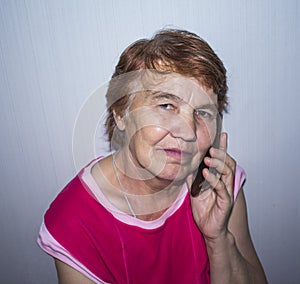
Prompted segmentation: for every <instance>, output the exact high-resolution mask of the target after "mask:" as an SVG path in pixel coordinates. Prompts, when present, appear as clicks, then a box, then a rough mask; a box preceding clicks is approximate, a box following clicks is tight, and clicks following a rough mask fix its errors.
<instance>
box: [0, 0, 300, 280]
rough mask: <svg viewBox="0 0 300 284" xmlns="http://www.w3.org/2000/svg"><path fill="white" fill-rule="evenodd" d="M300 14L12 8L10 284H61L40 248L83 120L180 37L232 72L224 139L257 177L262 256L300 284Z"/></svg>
mask: <svg viewBox="0 0 300 284" xmlns="http://www.w3.org/2000/svg"><path fill="white" fill-rule="evenodd" d="M299 3H300V2H299V1H297V0H286V1H283V0H268V1H267V0H264V1H261V0H255V1H246V0H228V1H221V0H220V1H217V0H213V1H204V0H201V1H197V0H187V1H179V0H178V1H171V0H166V1H163V0H151V1H142V0H140V1H137V0H135V1H130V0H128V1H121V0H114V1H104V0H103V1H101V0H93V1H92V0H81V1H80V0H76V1H74V0H51V1H50V0H48V1H47V0H40V1H35V0H23V1H22V0H7V1H5V0H0V127H1V139H0V159H1V164H0V166H1V168H0V187H1V190H0V258H1V259H0V282H1V283H56V274H55V269H54V265H53V261H52V259H51V258H50V257H49V256H47V255H46V254H44V253H43V252H42V251H41V250H40V249H39V248H38V246H37V244H36V238H37V234H38V229H39V226H40V224H41V222H42V216H43V214H44V212H45V210H46V209H47V207H48V206H49V204H50V202H51V201H52V200H53V198H54V197H55V196H56V195H57V193H58V192H59V191H60V190H61V188H62V187H63V186H64V185H65V184H66V183H67V182H68V181H69V180H70V179H71V178H72V177H73V176H74V175H75V173H76V169H75V166H74V163H73V156H72V131H73V127H74V124H75V120H76V117H77V115H78V113H79V110H80V108H81V106H82V105H83V103H84V101H85V100H86V99H87V98H88V97H89V96H90V94H92V92H93V91H94V90H95V89H96V88H97V87H98V86H99V85H102V84H104V83H106V82H107V81H108V80H109V78H110V76H111V74H112V72H113V68H114V66H115V64H116V62H117V60H118V57H119V55H120V53H121V52H122V51H123V50H124V48H125V47H126V46H127V45H128V44H130V43H132V42H133V41H135V40H137V39H139V38H142V37H151V36H152V35H153V33H154V32H155V31H157V30H158V29H160V28H163V27H177V28H183V29H187V30H190V31H192V32H195V33H197V34H198V35H200V36H201V37H203V38H204V39H206V40H207V41H208V42H209V43H210V44H211V45H212V47H213V48H214V50H215V51H216V53H217V54H218V55H219V56H220V57H221V59H222V60H223V61H224V63H225V65H226V67H227V70H228V79H229V96H230V101H231V107H230V114H228V115H225V117H224V129H225V130H226V131H227V132H228V133H229V150H230V153H231V154H232V155H233V156H234V157H235V158H236V160H237V161H238V163H239V164H241V165H242V166H243V167H244V168H245V170H246V172H247V176H248V178H247V183H246V185H245V194H246V198H247V203H248V213H249V223H250V228H251V232H252V237H253V240H254V243H255V246H256V249H257V251H258V254H259V256H260V259H261V261H262V263H263V265H264V268H265V271H266V273H267V277H268V279H269V282H270V283H289V284H291V283H300V260H299V259H300V241H299V240H300V225H299V224H300V222H299V201H300V188H299V170H300V167H299V161H300V151H299V141H300V134H299V133H300V131H299V130H300V129H299V114H298V111H299V105H300V99H299V96H300V88H299V85H300V77H299V63H300V61H299V59H300V58H299V50H300V44H299V38H300V34H299V33H300V32H299V27H300V23H299V18H300V13H299V12H300V10H299V9H300V6H299V5H300V4H299ZM103 104H104V100H103ZM99 107H100V106H99ZM102 107H103V106H102Z"/></svg>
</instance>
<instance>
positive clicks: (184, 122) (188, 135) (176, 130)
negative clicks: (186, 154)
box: [171, 112, 197, 141]
mask: <svg viewBox="0 0 300 284" xmlns="http://www.w3.org/2000/svg"><path fill="white" fill-rule="evenodd" d="M171 134H172V136H173V137H175V138H180V139H182V140H185V141H195V140H196V138H197V136H196V124H195V120H194V114H193V112H188V113H187V112H186V113H182V114H178V115H177V116H176V118H175V119H174V120H173V121H172V129H171Z"/></svg>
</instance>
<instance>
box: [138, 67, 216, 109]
mask: <svg viewBox="0 0 300 284" xmlns="http://www.w3.org/2000/svg"><path fill="white" fill-rule="evenodd" d="M139 80H140V82H138V83H137V84H135V88H136V90H135V91H134V92H136V93H137V96H136V97H135V99H134V102H135V103H138V104H143V103H144V104H147V103H150V102H151V101H152V100H153V99H154V98H157V95H153V94H169V95H170V96H163V97H164V98H169V99H170V100H177V101H182V102H184V103H187V104H189V105H191V106H192V107H193V108H197V107H199V106H201V105H207V104H215V105H217V96H216V95H215V94H214V92H213V90H212V89H207V88H205V87H204V86H202V85H201V84H200V82H199V81H197V80H196V79H195V78H188V77H185V76H182V75H180V74H176V73H170V74H159V73H158V72H146V73H144V74H143V76H141V77H140V78H139Z"/></svg>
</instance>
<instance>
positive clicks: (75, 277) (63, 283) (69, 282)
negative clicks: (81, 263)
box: [54, 258, 94, 284]
mask: <svg viewBox="0 0 300 284" xmlns="http://www.w3.org/2000/svg"><path fill="white" fill-rule="evenodd" d="M54 260H55V267H56V271H57V276H58V283H59V284H77V283H78V284H79V283H80V284H93V283H94V282H93V281H92V280H90V279H88V278H87V277H85V276H84V275H83V274H82V273H80V272H79V271H77V270H75V269H74V268H72V267H71V266H69V265H67V264H65V263H64V262H62V261H60V260H58V259H56V258H55V259H54Z"/></svg>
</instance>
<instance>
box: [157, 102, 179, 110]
mask: <svg viewBox="0 0 300 284" xmlns="http://www.w3.org/2000/svg"><path fill="white" fill-rule="evenodd" d="M159 107H160V108H162V109H165V110H175V109H176V107H175V106H174V105H173V104H168V103H166V104H160V105H159Z"/></svg>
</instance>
